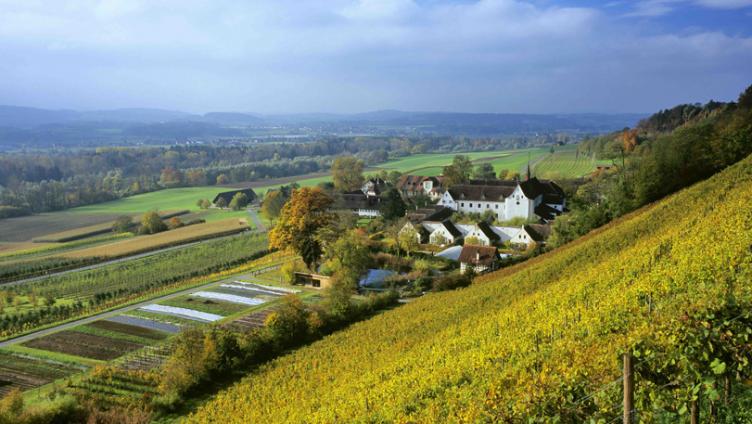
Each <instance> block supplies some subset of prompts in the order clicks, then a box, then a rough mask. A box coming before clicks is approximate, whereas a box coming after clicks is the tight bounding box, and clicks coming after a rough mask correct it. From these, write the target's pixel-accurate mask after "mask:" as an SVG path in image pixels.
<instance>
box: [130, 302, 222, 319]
mask: <svg viewBox="0 0 752 424" xmlns="http://www.w3.org/2000/svg"><path fill="white" fill-rule="evenodd" d="M138 309H140V310H142V311H147V312H155V313H157V314H165V315H173V316H176V317H178V318H186V319H190V320H194V321H201V322H214V321H219V320H221V319H222V318H224V317H223V316H222V315H217V314H210V313H208V312H201V311H196V310H194V309H188V308H179V307H176V306H167V305H158V304H156V303H153V304H151V305H146V306H142V307H140V308H138Z"/></svg>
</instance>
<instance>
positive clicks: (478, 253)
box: [459, 245, 499, 274]
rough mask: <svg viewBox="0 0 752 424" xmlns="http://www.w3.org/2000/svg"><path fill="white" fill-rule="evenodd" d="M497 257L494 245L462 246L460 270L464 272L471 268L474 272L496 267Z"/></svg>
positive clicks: (497, 253)
mask: <svg viewBox="0 0 752 424" xmlns="http://www.w3.org/2000/svg"><path fill="white" fill-rule="evenodd" d="M498 259H499V252H498V251H497V250H496V247H494V246H477V245H465V246H462V251H461V252H460V257H459V261H460V272H461V273H462V274H464V273H466V272H467V271H468V270H470V269H472V270H473V272H475V273H478V274H480V273H482V272H486V271H490V270H494V269H496V265H497V263H498Z"/></svg>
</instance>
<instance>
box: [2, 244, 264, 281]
mask: <svg viewBox="0 0 752 424" xmlns="http://www.w3.org/2000/svg"><path fill="white" fill-rule="evenodd" d="M251 231H253V230H251ZM243 234H244V233H242V232H241V233H237V234H230V235H225V236H220V237H214V238H209V239H204V240H199V241H194V242H190V243H186V244H179V245H177V246H170V247H165V248H162V249H157V250H151V251H148V252H144V253H139V254H136V255H132V256H126V257H123V258H117V259H111V260H108V261H105V262H99V263H96V264H93V265H87V266H84V267H80V268H73V269H68V270H65V271H60V272H54V273H50V274H45V275H38V276H36V277H30V278H25V279H23V280H16V281H10V282H7V283H3V284H0V287H4V286H15V285H19V284H27V283H32V282H34V281H38V280H43V279H45V278H49V277H58V276H61V275H65V274H70V273H72V272H81V271H89V270H92V269H97V268H101V267H103V266H107V265H112V264H116V263H120V262H127V261H132V260H135V259H141V258H145V257H147V256H152V255H156V254H158V253H164V252H169V251H171V250H178V249H185V248H186V247H191V246H195V245H197V244H201V243H205V242H207V241H215V240H221V239H223V238H229V237H238V236H240V235H243Z"/></svg>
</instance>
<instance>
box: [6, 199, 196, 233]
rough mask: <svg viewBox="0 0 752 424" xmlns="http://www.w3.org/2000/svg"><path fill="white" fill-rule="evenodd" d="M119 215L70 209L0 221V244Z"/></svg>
mask: <svg viewBox="0 0 752 424" xmlns="http://www.w3.org/2000/svg"><path fill="white" fill-rule="evenodd" d="M194 203H195V202H194ZM147 210H148V209H147ZM139 212H143V211H137V212H136V213H139ZM119 215H122V214H119V213H117V212H109V213H102V214H87V213H80V212H77V211H76V210H75V209H71V210H69V211H62V212H49V213H41V214H38V215H32V216H22V217H18V218H7V219H0V242H23V241H31V240H32V239H34V238H37V237H41V236H44V235H47V234H50V233H56V232H61V231H68V230H73V229H76V228H81V227H86V226H89V225H95V224H104V223H112V222H113V221H114V220H115V219H117V217H118V216H119Z"/></svg>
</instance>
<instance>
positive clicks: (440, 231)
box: [400, 219, 551, 246]
mask: <svg viewBox="0 0 752 424" xmlns="http://www.w3.org/2000/svg"><path fill="white" fill-rule="evenodd" d="M408 231H412V232H414V234H415V237H416V238H417V241H418V243H420V244H425V243H430V244H433V245H437V246H449V245H452V244H455V243H458V242H459V241H461V240H465V241H466V239H468V238H474V239H475V240H477V241H476V242H475V244H478V245H481V246H493V245H497V244H500V243H505V242H510V243H512V244H518V245H531V244H542V243H545V240H546V239H547V238H548V236H549V235H550V233H551V227H550V226H549V225H545V224H526V225H522V226H520V227H498V226H491V225H488V224H487V223H485V222H479V223H477V224H454V223H452V221H450V220H448V219H446V220H444V221H423V222H421V223H412V222H407V223H405V225H404V226H403V227H402V228H401V229H400V234H403V233H404V232H408Z"/></svg>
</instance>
